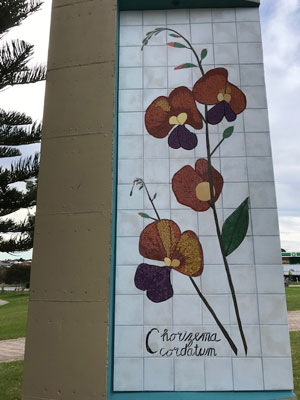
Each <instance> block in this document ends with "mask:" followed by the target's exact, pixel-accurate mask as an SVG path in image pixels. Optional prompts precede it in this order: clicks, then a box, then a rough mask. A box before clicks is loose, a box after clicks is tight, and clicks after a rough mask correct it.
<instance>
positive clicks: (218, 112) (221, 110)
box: [207, 100, 228, 125]
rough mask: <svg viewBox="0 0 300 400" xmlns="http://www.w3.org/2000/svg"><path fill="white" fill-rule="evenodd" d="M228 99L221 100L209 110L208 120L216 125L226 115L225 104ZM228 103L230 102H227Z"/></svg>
mask: <svg viewBox="0 0 300 400" xmlns="http://www.w3.org/2000/svg"><path fill="white" fill-rule="evenodd" d="M224 103H226V101H224V100H223V101H220V103H218V104H216V105H215V106H214V107H212V108H211V109H210V110H209V111H208V112H207V122H208V123H209V124H211V125H216V124H218V123H219V122H221V121H222V119H223V117H224V115H225V104H224ZM226 104H228V103H226Z"/></svg>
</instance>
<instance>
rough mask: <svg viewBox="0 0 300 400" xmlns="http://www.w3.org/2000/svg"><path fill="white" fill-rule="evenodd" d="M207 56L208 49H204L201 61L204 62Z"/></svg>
mask: <svg viewBox="0 0 300 400" xmlns="http://www.w3.org/2000/svg"><path fill="white" fill-rule="evenodd" d="M206 56H207V49H203V50H202V51H201V60H204V58H205V57H206Z"/></svg>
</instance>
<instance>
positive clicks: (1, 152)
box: [0, 146, 21, 158]
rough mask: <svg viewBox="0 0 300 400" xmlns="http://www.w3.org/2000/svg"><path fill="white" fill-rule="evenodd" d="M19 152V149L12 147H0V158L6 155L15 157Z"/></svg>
mask: <svg viewBox="0 0 300 400" xmlns="http://www.w3.org/2000/svg"><path fill="white" fill-rule="evenodd" d="M20 155H21V152H20V150H19V149H15V148H13V147H3V146H1V147H0V158H6V157H17V156H20Z"/></svg>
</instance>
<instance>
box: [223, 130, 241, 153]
mask: <svg viewBox="0 0 300 400" xmlns="http://www.w3.org/2000/svg"><path fill="white" fill-rule="evenodd" d="M220 152H221V157H245V156H246V148H245V136H244V134H243V133H241V132H239V133H238V132H236V133H235V132H234V133H233V135H232V136H231V137H230V138H228V140H224V142H223V143H222V144H221V146H220Z"/></svg>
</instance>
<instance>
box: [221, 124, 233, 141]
mask: <svg viewBox="0 0 300 400" xmlns="http://www.w3.org/2000/svg"><path fill="white" fill-rule="evenodd" d="M233 130H234V127H233V126H229V127H228V128H226V129H225V131H224V132H223V139H228V138H229V137H230V136H231V135H232V133H233Z"/></svg>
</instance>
